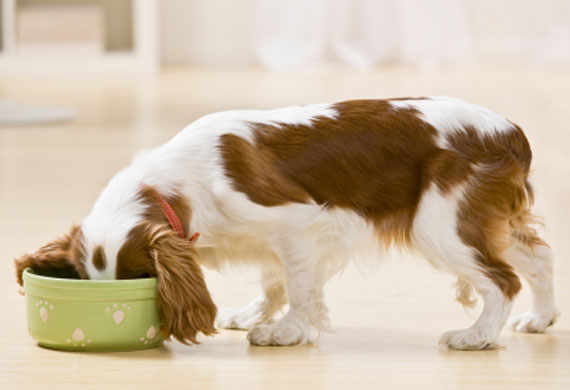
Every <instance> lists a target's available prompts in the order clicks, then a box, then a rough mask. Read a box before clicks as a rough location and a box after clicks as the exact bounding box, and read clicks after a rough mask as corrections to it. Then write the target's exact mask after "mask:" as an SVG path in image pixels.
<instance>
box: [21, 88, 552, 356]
mask: <svg viewBox="0 0 570 390" xmlns="http://www.w3.org/2000/svg"><path fill="white" fill-rule="evenodd" d="M531 158H532V153H531V149H530V146H529V143H528V141H527V139H526V137H525V135H524V133H523V131H522V130H521V129H520V128H519V126H517V125H516V124H514V123H512V122H510V121H508V120H506V119H504V118H502V117H501V116H499V115H497V114H495V113H493V112H491V111H489V110H487V109H485V108H482V107H479V106H476V105H473V104H470V103H467V102H464V101H461V100H457V99H453V98H447V97H421V98H397V99H379V100H352V101H344V102H340V103H335V104H317V105H306V106H296V107H289V108H283V109H276V110H266V111H257V110H244V111H228V112H221V113H215V114H210V115H207V116H205V117H202V118H200V119H199V120H197V121H195V122H194V123H192V124H191V125H189V126H187V127H186V128H185V129H184V130H182V131H181V132H180V133H179V134H177V135H176V136H175V137H174V138H173V139H172V140H170V141H169V142H168V143H166V144H164V145H163V146H161V147H158V148H156V149H152V150H148V151H144V152H141V153H140V154H139V155H137V156H136V157H135V158H134V160H133V162H132V163H131V165H130V166H128V167H127V168H125V169H123V170H122V171H120V172H119V173H118V174H117V175H116V176H114V177H113V178H112V179H111V180H110V182H109V183H108V185H107V186H106V188H105V189H104V190H103V191H102V193H101V194H100V196H99V198H98V199H97V201H96V203H95V205H94V206H93V209H92V211H91V212H90V214H89V215H88V216H87V217H86V218H85V219H84V220H83V221H82V222H81V224H80V225H76V226H73V227H72V228H71V230H70V232H69V233H68V234H67V235H65V236H64V237H62V238H59V239H57V240H55V241H53V242H50V243H48V244H47V245H45V246H44V247H42V248H40V249H39V250H38V251H37V252H36V253H34V254H31V255H23V256H21V257H20V258H18V259H17V260H16V261H15V263H16V268H17V276H18V281H19V283H20V284H22V271H23V270H24V269H25V268H26V267H32V268H33V269H36V270H39V271H50V272H55V273H56V274H58V275H64V276H65V277H74V278H82V279H86V278H89V279H115V278H116V279H129V278H143V277H156V278H157V280H158V287H157V290H158V298H157V299H158V304H159V308H160V312H161V315H162V321H163V324H162V332H163V334H164V336H165V338H166V339H170V338H175V339H177V340H178V341H180V342H182V343H187V344H193V343H197V342H198V341H197V335H198V333H200V332H201V333H202V334H204V335H213V334H214V333H216V326H215V325H216V324H217V326H218V327H220V328H234V329H235V328H238V329H248V330H249V332H248V334H247V338H248V340H249V342H250V343H251V344H254V345H295V344H303V343H307V342H311V341H312V340H313V336H312V335H313V334H314V333H315V332H314V331H315V330H323V329H327V328H328V320H327V307H326V306H325V303H324V300H323V285H324V284H325V282H326V281H327V279H329V278H330V277H331V276H332V275H334V274H336V273H338V272H339V271H340V270H342V269H343V267H345V266H346V264H347V263H348V259H350V258H352V257H354V256H358V255H361V256H367V257H369V258H379V257H380V255H381V253H382V251H383V250H385V249H386V248H390V247H392V246H396V247H400V248H405V249H410V250H414V251H416V252H418V253H420V254H421V255H423V257H425V258H426V259H427V260H428V261H429V262H430V263H431V264H432V265H434V266H435V267H436V268H439V269H442V270H443V271H445V272H448V273H450V274H452V275H454V276H456V277H457V299H458V301H459V302H460V303H462V304H463V305H471V304H473V302H474V300H473V294H474V292H476V293H478V294H479V295H480V296H481V297H482V299H483V302H484V307H483V310H482V313H481V315H480V317H479V318H478V319H477V320H476V322H475V323H474V324H473V325H472V326H471V327H470V328H468V329H462V330H454V331H450V332H446V333H444V334H443V335H442V336H441V339H440V344H441V345H443V346H444V347H448V348H450V349H460V350H463V349H486V348H492V347H494V346H496V345H497V338H498V336H499V333H500V332H501V330H502V328H503V327H504V325H505V323H506V322H507V318H508V316H509V312H510V310H511V307H512V304H513V300H514V298H515V296H516V295H517V293H518V292H519V290H520V289H521V282H520V280H519V276H518V275H520V276H522V277H523V278H525V279H526V280H527V281H528V283H529V285H530V288H531V289H532V306H531V308H530V310H529V311H528V312H527V313H525V314H522V315H521V316H519V317H517V318H514V319H513V320H512V326H513V328H514V329H515V330H516V331H520V332H531V333H540V332H543V331H544V330H545V329H546V328H547V327H549V326H551V325H553V324H554V322H555V321H556V318H557V316H558V315H559V312H558V310H557V309H556V306H555V303H554V293H553V269H552V256H551V251H550V249H549V246H548V245H547V244H546V243H545V241H544V240H543V239H542V238H541V237H540V236H539V235H538V234H537V231H536V229H535V228H534V227H533V226H535V222H536V221H535V218H534V217H533V215H532V213H531V205H532V203H533V188H532V186H531V184H530V182H529V169H530V165H531ZM198 234H199V235H200V238H199V239H197V237H198ZM239 263H248V264H255V265H256V266H259V268H260V270H261V287H262V291H263V293H262V295H261V296H260V297H259V298H257V299H255V300H254V301H253V302H251V303H250V304H249V305H247V306H246V307H244V308H243V309H241V310H236V311H229V310H225V311H220V313H219V314H218V315H217V309H216V306H215V304H214V303H213V301H212V299H211V296H210V294H209V292H208V289H207V286H206V283H205V281H204V277H203V274H202V271H201V266H205V267H211V268H214V269H221V268H222V267H223V266H224V265H227V264H232V265H233V264H239ZM286 304H289V310H288V311H287V313H286V314H284V315H283V316H282V317H281V318H280V319H278V320H277V321H274V320H273V319H274V316H275V315H276V314H277V313H278V312H279V311H280V310H281V309H282V308H283V306H285V305H286ZM216 317H217V321H216Z"/></svg>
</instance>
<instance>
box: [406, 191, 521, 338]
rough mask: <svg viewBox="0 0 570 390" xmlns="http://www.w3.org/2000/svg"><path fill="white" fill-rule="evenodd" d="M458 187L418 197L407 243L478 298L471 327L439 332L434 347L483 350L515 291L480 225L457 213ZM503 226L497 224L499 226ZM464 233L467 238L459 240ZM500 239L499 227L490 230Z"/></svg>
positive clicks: (506, 267) (513, 277)
mask: <svg viewBox="0 0 570 390" xmlns="http://www.w3.org/2000/svg"><path fill="white" fill-rule="evenodd" d="M463 201H464V195H463V189H462V188H461V187H458V188H457V189H456V190H454V191H450V192H447V193H442V192H441V191H440V190H439V189H438V188H437V186H435V185H434V186H432V187H431V188H430V189H429V190H428V191H426V193H424V195H423V196H422V201H421V203H420V205H419V208H418V210H417V214H416V217H415V220H414V226H413V231H412V244H413V245H414V246H415V247H416V248H417V249H419V250H420V252H422V253H423V254H424V255H425V256H426V257H427V258H428V259H429V260H430V261H431V263H432V264H434V265H435V266H436V267H437V268H441V269H444V270H446V271H447V272H450V273H453V274H455V275H457V276H458V277H459V279H460V280H461V281H462V282H463V283H468V284H469V285H471V286H473V287H474V288H475V290H476V291H477V292H478V293H479V294H480V295H481V297H482V298H483V301H484V306H483V311H482V313H481V315H480V317H479V318H478V319H477V321H475V323H474V324H473V325H472V326H471V327H469V328H467V329H461V330H454V331H450V332H446V333H444V334H443V335H442V336H441V338H440V344H441V345H444V346H446V347H448V348H450V349H486V348H492V347H494V346H495V345H496V342H497V339H498V337H499V334H500V332H501V330H502V328H503V326H504V325H505V323H506V321H507V318H508V315H509V312H510V310H511V307H512V300H513V298H514V296H515V295H516V293H517V292H518V291H519V289H520V281H519V279H518V277H517V276H516V274H515V273H514V272H513V270H512V269H511V267H510V266H509V265H508V264H506V263H505V262H504V261H503V260H502V258H501V257H500V255H498V254H497V252H495V251H494V250H492V248H493V247H494V246H495V245H493V244H494V243H493V242H491V241H490V240H488V239H487V238H486V235H485V234H484V233H483V231H482V228H483V227H482V226H481V224H478V223H477V221H474V220H471V218H470V216H469V215H467V214H466V213H464V212H463V213H462V212H460V210H461V206H462V205H463ZM505 223H506V222H501V224H502V225H504V224H505ZM462 229H467V232H468V233H470V234H471V236H469V237H468V236H465V237H462V236H461V232H463V230H462ZM495 232H496V234H497V235H501V229H496V231H495Z"/></svg>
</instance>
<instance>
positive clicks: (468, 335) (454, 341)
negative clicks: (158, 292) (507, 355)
mask: <svg viewBox="0 0 570 390" xmlns="http://www.w3.org/2000/svg"><path fill="white" fill-rule="evenodd" d="M439 345H441V346H444V347H447V348H449V349H458V350H476V349H493V348H495V347H496V346H497V344H496V340H495V337H491V336H489V335H488V334H487V332H485V330H484V329H479V328H469V329H461V330H451V331H449V332H445V333H444V334H442V335H441V337H440V339H439Z"/></svg>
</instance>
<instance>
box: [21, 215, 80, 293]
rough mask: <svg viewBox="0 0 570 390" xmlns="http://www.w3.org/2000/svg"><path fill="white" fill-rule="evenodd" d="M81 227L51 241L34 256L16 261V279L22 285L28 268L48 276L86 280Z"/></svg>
mask: <svg viewBox="0 0 570 390" xmlns="http://www.w3.org/2000/svg"><path fill="white" fill-rule="evenodd" d="M81 239H82V234H81V227H80V226H78V225H74V226H73V227H72V228H71V231H70V232H69V233H68V234H66V235H65V236H63V237H60V238H58V239H56V240H53V241H51V242H50V243H48V244H46V245H44V246H43V247H41V248H40V249H39V250H38V251H37V252H35V253H34V254H25V255H23V256H20V257H19V258H17V259H15V260H14V264H15V266H16V277H17V278H18V283H19V284H20V285H22V283H23V281H22V272H24V270H25V269H26V268H28V267H30V268H32V269H33V270H34V271H36V272H38V273H40V274H42V275H48V276H55V277H60V278H73V279H86V278H87V274H86V272H85V268H84V265H83V263H82V262H81V256H82V250H83V249H82V242H81Z"/></svg>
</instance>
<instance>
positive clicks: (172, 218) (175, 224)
mask: <svg viewBox="0 0 570 390" xmlns="http://www.w3.org/2000/svg"><path fill="white" fill-rule="evenodd" d="M153 191H154V193H155V194H156V196H157V197H158V201H159V203H160V208H161V209H162V213H163V214H164V216H165V217H166V219H167V220H168V223H169V224H170V226H171V227H172V229H174V231H175V232H176V233H177V234H178V237H180V238H185V237H186V234H185V233H184V227H183V225H182V222H181V221H180V218H179V217H178V215H177V214H176V211H174V209H173V208H172V206H171V205H170V203H168V201H167V200H166V199H164V197H163V196H162V195H161V194H160V193H159V192H158V191H156V190H154V189H153ZM198 237H200V233H198V232H196V233H194V234H193V235H192V236H191V237H190V238H189V241H190V242H191V243H196V241H197V240H198Z"/></svg>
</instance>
